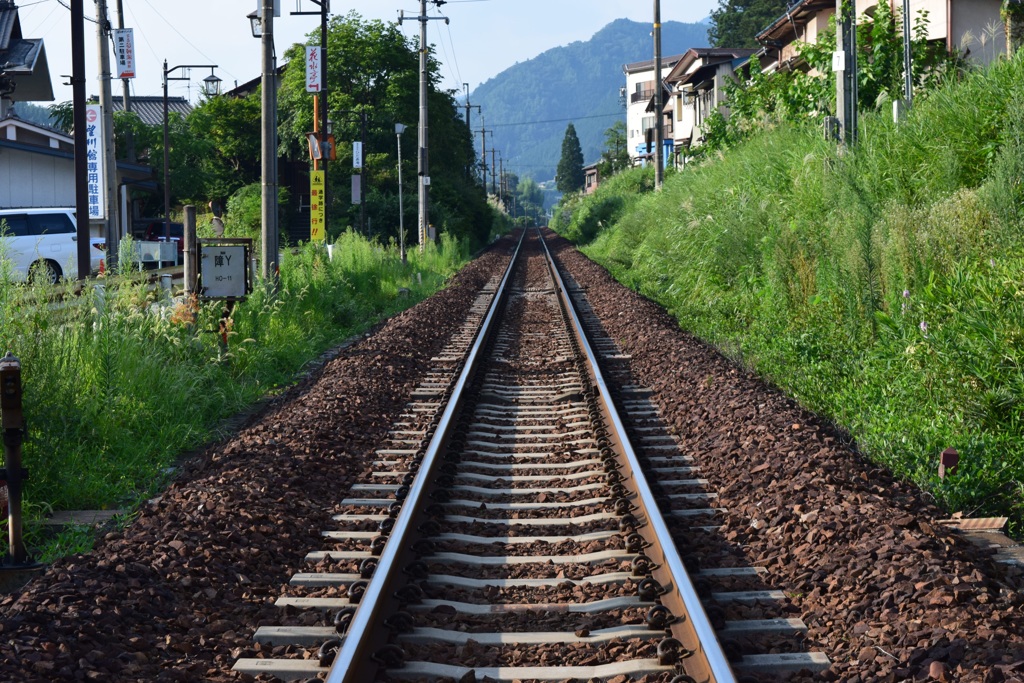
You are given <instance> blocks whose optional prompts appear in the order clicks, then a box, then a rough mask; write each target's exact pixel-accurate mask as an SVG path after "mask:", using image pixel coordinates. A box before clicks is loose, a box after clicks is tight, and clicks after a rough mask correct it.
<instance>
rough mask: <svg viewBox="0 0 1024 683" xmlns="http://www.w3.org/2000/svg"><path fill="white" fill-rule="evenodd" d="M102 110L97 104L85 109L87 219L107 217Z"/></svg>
mask: <svg viewBox="0 0 1024 683" xmlns="http://www.w3.org/2000/svg"><path fill="white" fill-rule="evenodd" d="M102 121H103V108H102V107H100V105H98V104H88V105H86V107H85V150H86V153H85V159H86V169H87V178H88V181H87V182H88V190H89V218H90V219H97V220H102V219H105V218H106V217H107V207H106V196H105V194H106V193H105V192H104V191H103V189H102V188H103V186H104V182H103V179H104V178H105V176H104V175H103V160H104V159H105V158H106V157H105V156H104V151H103V145H104V140H103V125H102Z"/></svg>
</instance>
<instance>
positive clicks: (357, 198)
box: [352, 173, 363, 204]
mask: <svg viewBox="0 0 1024 683" xmlns="http://www.w3.org/2000/svg"><path fill="white" fill-rule="evenodd" d="M362 180H363V176H361V175H359V174H358V173H355V174H353V175H352V203H353V204H361V203H362V201H361V200H362V193H361V192H360V191H359V189H360V187H361V186H362Z"/></svg>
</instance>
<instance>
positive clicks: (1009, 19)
mask: <svg viewBox="0 0 1024 683" xmlns="http://www.w3.org/2000/svg"><path fill="white" fill-rule="evenodd" d="M1001 14H1002V16H1003V21H1005V22H1006V56H1007V57H1010V58H1012V57H1013V55H1014V53H1016V52H1017V50H1018V49H1019V48H1020V46H1021V45H1024V1H1022V0H1003V7H1002V10H1001Z"/></svg>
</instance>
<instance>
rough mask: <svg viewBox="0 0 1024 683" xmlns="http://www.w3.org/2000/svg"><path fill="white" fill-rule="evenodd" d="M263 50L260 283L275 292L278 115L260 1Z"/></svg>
mask: <svg viewBox="0 0 1024 683" xmlns="http://www.w3.org/2000/svg"><path fill="white" fill-rule="evenodd" d="M262 2H263V4H262V8H263V10H262V13H263V31H262V34H263V35H262V36H261V41H262V48H263V60H262V61H263V80H262V88H261V89H262V93H261V94H262V104H261V108H262V122H263V126H262V128H263V129H262V146H261V154H262V170H261V175H262V180H263V198H262V210H261V214H262V226H263V227H262V235H261V237H262V238H263V239H262V241H263V254H262V256H263V264H262V269H261V270H262V272H261V274H262V275H263V279H264V280H266V281H267V283H268V286H269V287H270V288H271V289H272V290H273V291H275V292H276V291H277V276H278V258H279V256H278V251H279V250H278V234H277V177H276V176H275V175H274V169H275V166H276V164H275V163H274V161H275V159H276V157H277V140H276V135H275V131H276V130H277V112H276V111H275V109H274V95H275V93H274V0H262Z"/></svg>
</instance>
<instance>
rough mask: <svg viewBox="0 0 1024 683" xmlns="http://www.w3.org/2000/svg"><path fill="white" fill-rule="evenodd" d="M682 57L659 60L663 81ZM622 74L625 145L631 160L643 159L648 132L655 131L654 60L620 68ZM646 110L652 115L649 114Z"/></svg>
mask: <svg viewBox="0 0 1024 683" xmlns="http://www.w3.org/2000/svg"><path fill="white" fill-rule="evenodd" d="M682 57H683V56H682V55H673V56H671V57H663V58H662V60H661V68H662V72H661V74H662V80H664V76H665V74H667V73H668V72H669V71H671V70H672V68H673V67H674V66H675V65H676V64H677V63H678V62H679V60H680V59H682ZM622 72H623V73H624V74H625V76H626V90H625V94H626V98H627V100H626V144H627V145H628V146H629V149H630V150H631V154H632V155H633V156H634V157H638V158H646V157H647V156H648V152H647V139H648V132H647V131H650V130H653V129H654V122H655V121H656V116H655V114H654V111H653V105H652V99H653V98H654V94H655V90H654V83H655V78H654V60H653V59H649V60H647V61H645V62H634V63H632V64H626V65H625V66H623V67H622ZM649 109H651V111H648V110H649Z"/></svg>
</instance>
